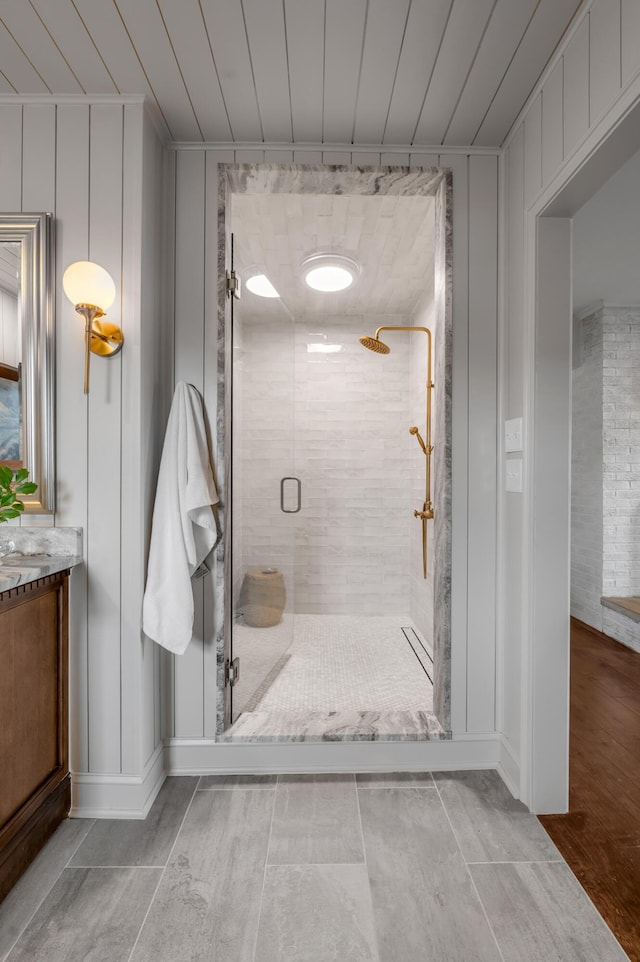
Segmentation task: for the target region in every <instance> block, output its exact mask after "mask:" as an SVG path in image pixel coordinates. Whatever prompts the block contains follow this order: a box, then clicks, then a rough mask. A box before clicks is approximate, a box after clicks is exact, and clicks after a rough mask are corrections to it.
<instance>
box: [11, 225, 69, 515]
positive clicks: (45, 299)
mask: <svg viewBox="0 0 640 962" xmlns="http://www.w3.org/2000/svg"><path fill="white" fill-rule="evenodd" d="M52 239H53V215H52V214H47V213H44V214H0V243H19V244H20V265H21V266H20V300H19V321H18V322H19V324H20V334H21V342H22V358H21V363H22V441H23V461H24V465H25V467H26V468H28V469H29V477H30V480H32V481H35V482H36V484H37V485H38V490H37V491H36V492H35V494H34V495H31V496H30V497H26V498H24V499H23V500H24V505H25V512H27V511H28V512H29V513H31V514H34V513H40V514H41V513H44V512H46V513H50V512H52V511H54V510H55V487H56V478H55V325H54V317H53V263H52V259H53V244H52Z"/></svg>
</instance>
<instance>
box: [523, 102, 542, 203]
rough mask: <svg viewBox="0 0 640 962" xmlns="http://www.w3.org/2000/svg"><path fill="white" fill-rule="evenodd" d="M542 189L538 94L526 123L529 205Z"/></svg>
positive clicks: (526, 174) (525, 143)
mask: <svg viewBox="0 0 640 962" xmlns="http://www.w3.org/2000/svg"><path fill="white" fill-rule="evenodd" d="M541 187H542V94H538V96H537V97H536V99H535V100H534V102H533V103H532V105H531V110H530V111H529V112H528V114H527V116H526V118H525V122H524V199H525V203H526V204H527V205H529V204H531V202H532V201H533V200H534V199H535V198H536V197H537V196H538V194H539V193H540V189H541Z"/></svg>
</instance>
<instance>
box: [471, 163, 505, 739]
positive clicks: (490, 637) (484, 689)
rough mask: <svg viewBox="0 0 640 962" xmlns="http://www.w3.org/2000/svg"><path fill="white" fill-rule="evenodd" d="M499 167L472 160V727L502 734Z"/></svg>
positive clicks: (473, 729)
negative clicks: (498, 653) (498, 657)
mask: <svg viewBox="0 0 640 962" xmlns="http://www.w3.org/2000/svg"><path fill="white" fill-rule="evenodd" d="M497 218H498V169H497V162H496V159H495V158H494V157H471V158H470V159H469V423H468V432H469V448H468V451H469V454H468V458H469V463H468V472H469V495H468V506H469V507H468V511H469V521H468V533H469V534H468V537H469V546H468V552H469V554H468V563H467V564H468V581H467V593H468V598H467V612H468V615H467V618H468V647H467V677H468V678H469V679H473V683H472V684H468V687H467V692H468V694H467V730H468V731H473V732H490V731H493V730H494V729H495V671H496V662H495V633H496V612H495V599H496V484H497V478H496V460H497V450H496V437H497V423H496V416H497V394H496V390H497V325H496V318H497V310H498V301H497V296H498V282H497V277H498V221H497Z"/></svg>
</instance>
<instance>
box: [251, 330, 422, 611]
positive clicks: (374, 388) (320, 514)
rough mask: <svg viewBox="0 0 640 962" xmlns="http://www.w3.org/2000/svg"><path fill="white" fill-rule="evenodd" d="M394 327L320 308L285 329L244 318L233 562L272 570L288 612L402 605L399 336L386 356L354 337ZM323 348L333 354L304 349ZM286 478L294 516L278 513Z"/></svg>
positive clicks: (403, 401) (405, 499) (406, 414)
mask: <svg viewBox="0 0 640 962" xmlns="http://www.w3.org/2000/svg"><path fill="white" fill-rule="evenodd" d="M406 323H407V318H406V317H399V316H397V315H394V316H391V317H389V316H382V315H380V316H377V317H374V318H371V317H370V316H369V317H367V318H366V321H365V319H364V318H362V317H360V316H357V315H352V316H340V317H338V316H323V317H309V318H303V319H299V320H298V321H297V322H296V324H295V325H294V328H295V331H294V330H293V329H292V328H291V327H288V326H287V325H286V324H285V323H278V322H275V321H274V320H273V319H271V318H269V319H262V320H257V319H251V320H250V319H249V318H247V319H246V322H245V331H244V334H245V342H244V349H245V350H244V355H243V362H244V417H245V428H244V429H243V449H242V451H243V457H244V459H245V477H244V488H243V498H244V504H245V507H250V509H251V510H250V511H246V510H245V512H244V519H245V520H244V525H243V538H244V548H243V551H244V562H245V565H246V566H247V567H250V566H253V565H254V564H269V565H273V566H276V567H278V568H280V569H281V570H282V571H283V573H284V575H285V582H286V584H287V589H288V602H287V607H288V609H289V610H295V611H296V612H302V613H311V614H329V613H332V614H400V613H407V612H408V608H409V544H410V522H411V521H412V520H413V519H412V518H411V512H410V507H411V503H412V502H411V496H412V492H411V485H410V484H409V483H407V479H408V478H409V476H410V465H411V454H412V443H415V441H414V439H413V438H411V436H410V435H409V433H408V430H407V428H408V426H409V422H410V420H411V417H413V416H414V414H413V412H412V411H411V408H410V388H409V355H410V346H409V339H408V338H405V339H400V338H397V339H394V343H393V350H392V353H391V354H389V355H387V356H381V355H376V354H373V353H370V352H367V351H365V350H364V349H363V348H362V347H361V346H360V344H359V343H358V338H359V336H360V335H361V334H363V333H366V332H369V330H370V329H371V330H375V328H376V327H377V326H380V325H382V324H406ZM293 335H294V336H295V365H294V363H293V362H294V354H293V351H292V347H293V343H292V340H291V338H292V336H293ZM331 346H333V347H334V348H336V347H339V350H333V351H331V350H329V351H326V350H325V351H318V350H313V348H317V347H324V348H327V347H331ZM310 348H311V349H310ZM294 368H295V373H294ZM294 391H295V398H294V393H293V392H294ZM294 401H295V405H294ZM294 406H295V423H294ZM411 423H413V422H411ZM294 448H295V456H294ZM289 474H293V475H295V476H296V477H298V478H300V481H301V484H302V511H301V512H300V513H299V514H293V515H286V514H282V512H281V511H280V504H279V496H280V495H279V483H280V478H281V477H283V476H285V475H289ZM292 587H293V592H292V591H291V588H292ZM294 605H295V607H294Z"/></svg>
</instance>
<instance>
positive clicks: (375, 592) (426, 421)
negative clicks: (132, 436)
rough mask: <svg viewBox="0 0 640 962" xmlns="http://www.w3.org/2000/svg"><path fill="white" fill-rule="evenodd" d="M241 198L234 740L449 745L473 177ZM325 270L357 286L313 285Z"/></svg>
mask: <svg viewBox="0 0 640 962" xmlns="http://www.w3.org/2000/svg"><path fill="white" fill-rule="evenodd" d="M220 184H221V192H222V193H221V198H220V201H221V203H220V212H221V213H220V233H221V238H222V240H223V244H222V245H221V246H222V249H223V250H226V251H227V255H228V257H227V261H226V262H225V265H224V269H223V270H222V272H221V273H222V276H223V277H224V276H225V271H229V272H230V273H231V272H232V276H233V282H232V284H231V287H236V288H237V286H238V282H237V278H239V279H240V289H241V296H240V297H239V298H238V297H237V290H236V291H235V292H234V291H232V292H231V296H227V294H228V292H227V291H226V290H221V292H220V315H221V330H220V337H221V338H222V342H223V344H222V347H223V350H224V354H223V355H222V356H224V357H225V392H224V398H223V399H222V400H223V401H224V418H222V419H221V418H219V422H218V450H219V452H224V456H225V463H226V464H227V465H228V466H229V468H230V471H229V475H228V482H227V483H228V489H227V490H228V496H227V499H226V512H225V525H226V527H225V531H226V534H227V539H226V551H225V558H226V564H225V583H224V586H219V587H220V589H221V590H222V591H223V593H224V597H225V602H226V603H225V614H226V619H225V620H226V625H225V637H224V639H222V641H223V642H224V647H223V648H222V651H221V652H220V654H221V655H223V658H222V659H221V660H222V661H223V662H224V664H225V665H228V666H229V668H230V671H229V672H228V676H229V675H230V677H231V680H232V681H233V682H234V684H233V685H227V686H226V687H225V688H224V696H225V697H224V712H223V714H222V717H221V719H220V722H221V727H222V725H224V727H225V728H227V729H229V730H228V731H227V734H226V736H225V737H227V738H229V739H231V740H248V741H254V740H257V741H261V740H264V741H271V740H287V739H291V740H301V739H309V740H351V739H353V740H368V739H370V740H378V739H381V738H382V739H401V740H407V739H416V740H417V739H433V738H446V737H448V735H449V675H450V667H449V666H450V581H451V579H450V564H451V543H450V500H451V499H450V485H451V472H450V466H451V425H450V422H451V405H450V397H451V386H450V372H451V229H450V227H451V174H450V172H448V171H444V170H440V169H432V168H428V169H411V170H409V169H408V168H379V169H378V168H353V167H326V166H318V167H310V166H304V167H302V166H285V165H273V166H272V165H256V166H253V165H220ZM447 225H448V226H447ZM232 258H233V263H232V261H231V259H232ZM320 261H323V263H322V264H320V266H326V265H328V267H329V268H331V269H334V268H335V267H341V268H344V269H346V270H347V271H350V272H351V273H352V278H351V281H352V283H351V284H349V285H346V281H345V285H346V286H345V287H343V288H342V289H341V290H336V291H333V292H332V291H329V290H327V289H326V287H325V289H324V290H318V289H314V288H312V287H310V286H309V284H308V283H306V282H305V277H304V273H305V271H306V270H307V269H312V268H313V269H314V270H315V269H317V267H318V266H319V262H320ZM345 265H346V267H345ZM265 279H266V282H267V283H265ZM309 280H311V278H309ZM252 288H253V289H252ZM256 291H261V292H262V293H260V292H258V293H256ZM425 331H426V335H427V336H426V337H425ZM361 338H362V343H361V342H360V339H361ZM363 345H364V346H371V345H372V346H373V350H372V351H371V352H367V351H366V350H364V346H363ZM219 347H220V345H219ZM425 348H426V349H425ZM381 355H383V356H381ZM429 372H430V373H431V376H429ZM425 412H426V417H425ZM414 502H415V503H414ZM236 659H239V661H237V660H236ZM229 726H231V727H229Z"/></svg>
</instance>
